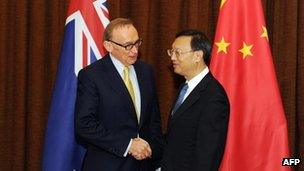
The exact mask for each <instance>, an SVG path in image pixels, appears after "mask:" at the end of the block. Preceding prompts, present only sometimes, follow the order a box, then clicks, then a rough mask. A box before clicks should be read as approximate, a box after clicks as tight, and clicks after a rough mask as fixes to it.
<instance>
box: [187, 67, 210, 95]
mask: <svg viewBox="0 0 304 171" xmlns="http://www.w3.org/2000/svg"><path fill="white" fill-rule="evenodd" d="M208 72H209V68H208V67H207V66H206V68H205V69H203V71H202V72H200V73H199V74H197V75H196V76H195V77H193V78H192V79H191V80H189V81H186V83H187V84H188V86H189V89H190V90H192V89H194V87H196V85H197V84H198V83H199V82H200V81H201V80H202V79H203V78H204V77H205V76H206V75H207V74H208Z"/></svg>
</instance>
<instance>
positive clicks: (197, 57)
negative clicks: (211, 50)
mask: <svg viewBox="0 0 304 171" xmlns="http://www.w3.org/2000/svg"><path fill="white" fill-rule="evenodd" d="M194 55H195V58H194V62H200V61H202V60H204V58H203V56H204V52H203V51H202V50H199V51H195V52H194Z"/></svg>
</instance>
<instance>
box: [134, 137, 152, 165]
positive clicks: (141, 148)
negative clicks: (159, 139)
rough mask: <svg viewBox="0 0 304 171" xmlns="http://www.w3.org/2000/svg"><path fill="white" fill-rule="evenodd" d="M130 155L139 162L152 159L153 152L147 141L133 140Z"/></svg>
mask: <svg viewBox="0 0 304 171" xmlns="http://www.w3.org/2000/svg"><path fill="white" fill-rule="evenodd" d="M129 154H130V155H132V156H133V157H134V158H136V159H137V160H143V159H146V158H148V157H151V155H152V150H151V148H150V145H149V143H148V142H147V141H145V140H143V139H141V138H134V139H132V143H131V147H130V149H129Z"/></svg>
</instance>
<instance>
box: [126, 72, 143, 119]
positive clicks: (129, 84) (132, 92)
mask: <svg viewBox="0 0 304 171" xmlns="http://www.w3.org/2000/svg"><path fill="white" fill-rule="evenodd" d="M123 73H124V77H123V81H124V83H125V85H126V87H127V89H128V91H129V94H130V96H131V99H132V101H133V105H134V108H135V111H136V116H137V121H138V122H139V114H138V112H137V109H136V105H135V93H134V89H133V86H132V82H131V80H130V76H129V67H127V66H125V68H124V70H123Z"/></svg>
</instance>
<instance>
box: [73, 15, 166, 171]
mask: <svg viewBox="0 0 304 171" xmlns="http://www.w3.org/2000/svg"><path fill="white" fill-rule="evenodd" d="M141 44H142V39H141V38H140V37H139V36H138V32H137V30H136V29H135V27H134V25H133V23H132V21H131V20H129V19H124V18H117V19H115V20H113V21H111V22H110V24H109V25H108V26H107V27H106V29H105V34H104V44H103V45H104V47H105V49H106V50H107V51H108V52H109V54H108V55H106V56H104V57H103V58H102V59H100V60H98V61H96V62H95V63H93V64H91V65H90V66H88V67H86V68H84V69H82V70H81V71H80V72H79V74H78V90H77V100H76V111H75V114H76V119H75V122H76V123H75V125H76V135H77V136H78V137H79V139H80V140H81V142H83V144H84V146H85V147H86V149H87V153H86V156H85V159H84V163H83V170H88V171H95V170H96V171H99V170H107V171H112V170H113V171H114V170H115V171H116V170H117V171H137V170H141V171H146V170H155V169H154V168H156V167H158V166H157V165H154V167H153V166H152V164H155V163H156V162H157V160H159V159H160V158H161V155H162V154H161V153H162V134H161V126H160V112H159V108H158V100H157V96H156V90H155V83H154V78H153V77H154V76H153V72H152V68H151V67H150V66H149V65H147V64H145V63H143V62H140V61H139V60H137V56H138V48H139V46H140V45H141Z"/></svg>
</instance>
